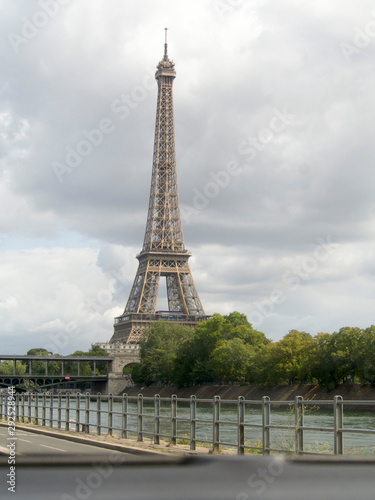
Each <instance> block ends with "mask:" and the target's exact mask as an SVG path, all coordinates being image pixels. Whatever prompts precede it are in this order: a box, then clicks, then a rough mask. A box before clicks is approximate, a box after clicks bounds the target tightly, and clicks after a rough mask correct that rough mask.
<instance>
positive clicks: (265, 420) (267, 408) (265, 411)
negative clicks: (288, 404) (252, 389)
mask: <svg viewBox="0 0 375 500" xmlns="http://www.w3.org/2000/svg"><path fill="white" fill-rule="evenodd" d="M270 414H271V405H270V398H269V397H268V396H263V398H262V434H263V455H269V454H270V429H269V425H270Z"/></svg>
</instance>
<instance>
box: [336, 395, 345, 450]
mask: <svg viewBox="0 0 375 500" xmlns="http://www.w3.org/2000/svg"><path fill="white" fill-rule="evenodd" d="M342 401H343V399H342V397H341V396H335V397H334V400H333V420H334V422H333V429H334V450H333V453H334V454H335V455H342V454H343V453H344V443H343V433H342V428H343V424H344V418H343V417H344V405H343V403H342Z"/></svg>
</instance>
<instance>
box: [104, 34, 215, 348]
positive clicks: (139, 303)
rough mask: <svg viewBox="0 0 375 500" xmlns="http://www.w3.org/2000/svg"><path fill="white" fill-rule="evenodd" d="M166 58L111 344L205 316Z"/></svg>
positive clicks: (171, 78) (134, 340) (169, 63)
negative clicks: (187, 230) (161, 307)
mask: <svg viewBox="0 0 375 500" xmlns="http://www.w3.org/2000/svg"><path fill="white" fill-rule="evenodd" d="M167 47H168V46H167V41H166V42H165V45H164V57H163V59H162V60H161V61H160V62H159V64H158V66H157V71H156V74H155V78H156V80H157V82H158V98H157V108H156V124H155V140H154V153H153V165H152V178H151V189H150V200H149V207H148V215H147V225H146V231H145V237H144V241H143V247H142V251H141V253H140V254H139V255H137V259H138V261H139V266H138V270H137V274H136V276H135V279H134V283H133V287H132V289H131V292H130V296H129V299H128V302H127V304H126V307H125V311H124V313H123V315H122V316H120V317H118V318H115V325H114V334H113V336H112V339H111V342H115V341H121V342H125V343H137V342H139V339H140V336H141V334H142V332H143V330H144V328H145V326H146V325H148V324H150V322H152V321H157V320H160V319H161V318H162V319H169V320H174V321H178V322H183V323H184V324H187V325H189V326H195V325H196V323H197V322H198V321H201V320H203V319H206V318H207V316H205V312H204V310H203V307H202V304H201V301H200V299H199V296H198V293H197V290H196V288H195V284H194V280H193V276H192V273H191V270H190V266H189V262H188V260H189V258H190V256H191V253H189V252H188V251H187V250H186V249H185V243H184V237H183V232H182V224H181V216H180V205H179V199H178V185H177V168H176V148H175V132H174V112H173V81H174V79H175V77H176V72H175V66H174V63H173V61H171V60H170V59H169V57H168V50H167ZM162 276H163V277H165V278H166V287H167V299H168V309H169V312H170V314H165V313H164V314H163V315H162V316H161V315H160V314H157V313H156V305H157V299H158V291H159V282H160V277H162Z"/></svg>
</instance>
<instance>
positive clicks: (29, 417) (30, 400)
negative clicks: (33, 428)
mask: <svg viewBox="0 0 375 500" xmlns="http://www.w3.org/2000/svg"><path fill="white" fill-rule="evenodd" d="M27 397H28V401H27V402H28V411H27V420H28V423H29V424H30V423H31V418H32V417H31V408H32V399H33V396H32V394H31V393H30V392H29V394H28V396H27Z"/></svg>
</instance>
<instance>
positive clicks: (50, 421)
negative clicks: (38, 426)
mask: <svg viewBox="0 0 375 500" xmlns="http://www.w3.org/2000/svg"><path fill="white" fill-rule="evenodd" d="M53 404H54V396H53V393H52V392H50V393H49V426H50V427H53Z"/></svg>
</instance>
